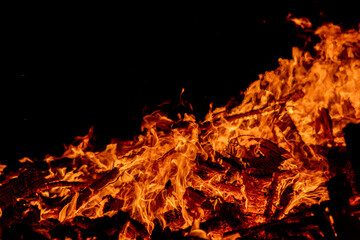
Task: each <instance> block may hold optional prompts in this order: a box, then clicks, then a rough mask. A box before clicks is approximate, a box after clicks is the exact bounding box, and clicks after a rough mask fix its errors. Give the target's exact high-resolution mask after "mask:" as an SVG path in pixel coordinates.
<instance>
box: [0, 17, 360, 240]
mask: <svg viewBox="0 0 360 240" xmlns="http://www.w3.org/2000/svg"><path fill="white" fill-rule="evenodd" d="M294 22H295V23H303V22H304V19H302V20H301V21H300V20H298V21H294ZM308 23H310V22H306V26H309V27H310V26H311V24H310V25H309V24H308ZM304 26H305V25H304ZM315 34H317V35H319V36H320V38H321V39H322V41H321V42H320V43H318V44H316V46H315V50H316V51H317V55H316V56H311V55H310V54H309V53H307V52H302V51H300V50H299V49H298V48H294V49H293V57H294V59H291V60H285V59H280V60H279V63H280V66H279V68H278V69H276V70H275V71H272V72H267V73H265V74H264V75H261V76H260V80H258V81H256V82H254V83H253V84H251V85H250V87H249V88H248V90H247V91H246V93H245V95H244V100H243V102H242V103H241V104H240V105H239V106H236V107H234V108H232V109H230V110H229V109H225V108H218V109H215V110H211V111H210V112H209V114H208V115H207V116H206V118H205V121H203V122H197V121H196V120H195V117H194V116H192V115H189V114H184V116H183V117H182V118H181V120H179V121H173V120H171V119H169V118H168V117H166V116H165V114H163V113H160V112H154V113H153V114H151V115H148V116H145V117H144V122H143V125H142V130H143V134H142V135H140V136H138V137H137V139H136V140H134V141H127V142H118V143H117V144H116V143H112V144H109V145H108V146H107V147H106V149H105V150H104V151H102V152H93V151H91V147H90V146H89V140H90V138H91V136H92V129H91V130H90V132H89V134H88V135H86V136H84V137H79V138H77V144H72V145H70V146H69V147H67V149H66V151H65V152H64V154H63V156H61V157H54V156H48V157H47V158H46V159H44V160H43V161H38V162H34V161H32V160H29V159H23V160H21V163H22V165H21V166H20V169H19V172H18V173H11V174H5V171H4V169H5V166H1V167H0V170H1V173H3V175H4V176H3V181H2V183H1V186H0V209H1V215H2V216H1V219H0V221H1V227H0V230H1V234H2V236H3V238H4V239H6V238H11V237H12V236H15V235H16V234H18V233H17V230H18V229H21V228H23V229H25V230H24V231H23V232H22V234H23V235H25V234H27V235H29V236H34V238H37V239H53V238H58V239H65V238H67V239H69V238H71V239H95V238H97V239H135V238H136V239H150V238H152V239H221V238H223V239H279V238H281V239H284V238H286V239H288V238H290V237H293V238H295V237H296V238H302V239H323V238H326V239H335V238H336V237H337V236H340V237H343V236H346V234H347V228H346V226H343V225H342V224H341V221H343V220H344V219H345V220H346V221H348V222H352V223H353V226H355V227H358V226H359V220H358V219H356V218H355V217H354V216H355V215H356V214H355V215H354V212H356V211H359V210H358V209H359V205H360V204H358V203H359V202H360V201H356V200H354V199H357V198H359V194H358V193H357V192H356V191H355V187H354V186H353V185H351V184H354V182H353V180H352V178H351V176H352V175H351V174H349V176H347V178H341V177H340V176H341V175H339V174H340V173H344V172H348V173H349V172H350V173H351V169H350V168H349V164H350V163H349V162H348V161H347V160H346V159H340V160H342V161H343V162H346V163H344V164H342V165H341V168H340V167H337V168H336V167H333V165H334V164H335V163H334V162H332V161H333V160H332V158H330V157H327V155H326V153H329V152H331V151H330V150H332V151H341V150H343V149H345V146H346V144H345V141H344V137H343V133H342V130H343V128H344V127H345V126H346V125H347V124H349V123H359V122H360V120H359V119H360V100H359V97H358V92H360V78H359V76H360V68H359V66H360V60H359V59H358V58H357V56H359V55H358V52H359V51H360V45H359V44H358V43H359V42H360V33H359V32H358V31H355V30H348V31H345V32H344V31H342V30H341V29H340V28H339V27H338V26H335V25H332V24H327V25H324V26H322V27H320V28H319V29H318V30H316V31H315ZM336 156H341V155H340V154H339V155H336ZM340 160H339V162H340ZM40 166H41V167H40ZM327 183H328V184H327ZM359 184H360V183H359ZM334 186H335V187H334ZM341 186H347V188H344V189H342V190H343V192H341V193H337V191H336V190H334V189H341ZM339 196H342V197H339ZM352 198H353V199H352ZM351 199H352V200H351ZM335 203H337V204H335ZM339 207H340V208H339ZM356 209H357V210H356ZM343 210H344V211H343ZM20 235H21V234H20ZM23 235H21V236H20V238H21V237H22V236H23ZM16 236H17V235H16Z"/></svg>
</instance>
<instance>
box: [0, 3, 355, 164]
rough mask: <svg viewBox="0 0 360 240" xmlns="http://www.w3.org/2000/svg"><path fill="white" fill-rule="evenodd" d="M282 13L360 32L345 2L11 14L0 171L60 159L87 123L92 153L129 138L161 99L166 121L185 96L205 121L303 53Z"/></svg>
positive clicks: (63, 8) (66, 8)
mask: <svg viewBox="0 0 360 240" xmlns="http://www.w3.org/2000/svg"><path fill="white" fill-rule="evenodd" d="M289 2H291V1H289ZM338 4H341V6H339V5H338ZM289 13H291V14H292V16H294V17H308V18H309V19H310V20H311V21H312V22H313V24H314V25H315V26H319V25H321V24H322V23H323V22H334V23H336V24H340V25H341V26H343V27H345V28H346V27H357V24H358V23H359V22H360V19H359V14H358V11H357V7H355V6H352V5H350V4H348V3H347V2H346V1H341V2H335V3H333V2H331V1H311V2H310V4H307V3H306V2H304V1H302V2H301V3H287V5H281V4H280V3H279V4H276V3H274V1H267V2H266V3H263V2H259V1H254V2H252V3H247V2H239V3H238V4H233V5H225V4H212V5H210V4H208V3H206V2H204V3H202V4H200V3H198V4H196V6H195V4H194V3H192V4H183V5H180V4H169V5H166V4H158V5H153V4H146V5H144V4H140V3H137V4H133V5H132V6H125V5H124V6H121V5H119V4H114V5H106V4H105V3H104V4H101V6H98V5H91V6H90V4H88V3H87V4H84V5H80V4H78V5H77V6H73V5H56V4H52V6H17V7H16V8H15V9H14V10H13V11H12V13H11V17H10V18H9V19H7V25H8V29H9V30H10V33H9V34H8V35H9V36H10V38H11V40H10V42H11V43H10V47H9V49H10V52H11V55H12V59H14V61H11V64H12V65H13V69H14V70H11V74H10V76H9V77H7V78H6V79H3V81H2V82H3V88H2V92H3V93H2V97H1V98H2V100H1V104H2V118H3V120H5V122H6V123H5V124H3V127H2V128H3V129H2V138H3V140H5V141H6V144H5V145H3V151H2V152H5V154H3V155H2V156H1V159H0V161H4V162H8V161H13V160H14V159H16V158H22V157H24V156H29V157H31V158H42V157H43V156H44V154H46V153H49V154H56V155H60V154H61V153H62V151H63V144H69V143H71V141H72V139H73V138H74V137H75V136H78V135H84V134H85V133H86V132H87V131H88V129H89V128H90V127H91V126H93V125H94V129H95V134H97V139H98V140H97V141H98V142H99V144H101V143H108V142H109V141H110V139H111V138H132V136H135V135H137V134H139V133H140V123H141V120H142V117H143V116H144V115H145V114H148V113H151V112H152V111H153V110H155V109H156V106H157V105H158V104H160V103H162V102H164V101H170V107H168V111H169V114H173V113H176V112H179V111H180V112H181V111H188V110H186V109H182V108H180V107H177V104H178V102H179V96H180V92H181V89H182V88H185V93H184V95H183V99H185V100H186V101H189V102H191V104H192V105H193V107H194V114H195V115H196V116H197V118H198V119H202V118H203V116H204V115H205V114H206V112H207V111H208V108H209V103H210V102H213V103H214V106H215V107H217V106H222V105H224V104H226V102H227V101H228V100H230V98H231V97H235V98H236V97H239V95H240V91H241V90H245V89H246V87H247V86H248V85H249V84H250V83H251V82H252V81H254V80H256V79H257V76H258V74H260V73H263V72H264V71H267V70H273V69H275V68H276V67H277V59H278V58H280V57H281V58H291V48H292V46H296V45H298V46H301V44H302V43H303V39H302V38H301V37H300V38H298V36H297V35H298V32H297V31H298V30H299V29H297V28H296V27H295V26H294V24H293V23H290V22H287V21H286V16H287V15H288V14H289ZM314 40H316V39H314Z"/></svg>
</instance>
